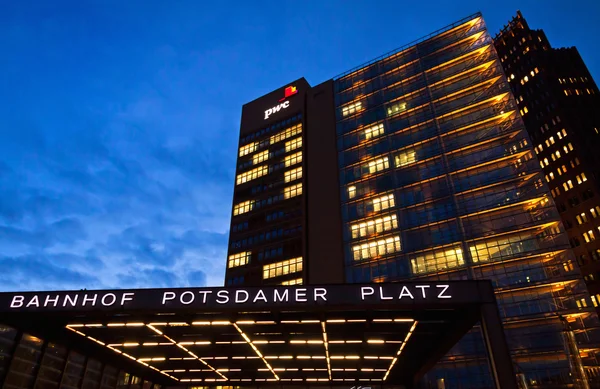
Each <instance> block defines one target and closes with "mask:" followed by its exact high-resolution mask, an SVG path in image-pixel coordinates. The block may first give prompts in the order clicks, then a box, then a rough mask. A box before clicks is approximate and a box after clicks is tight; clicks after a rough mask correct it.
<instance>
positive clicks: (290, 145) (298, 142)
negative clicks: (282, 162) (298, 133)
mask: <svg viewBox="0 0 600 389" xmlns="http://www.w3.org/2000/svg"><path fill="white" fill-rule="evenodd" d="M300 147H302V137H298V138H296V139H292V140H290V141H288V142H285V152H286V153H287V152H288V151H292V150H296V149H299V148H300Z"/></svg>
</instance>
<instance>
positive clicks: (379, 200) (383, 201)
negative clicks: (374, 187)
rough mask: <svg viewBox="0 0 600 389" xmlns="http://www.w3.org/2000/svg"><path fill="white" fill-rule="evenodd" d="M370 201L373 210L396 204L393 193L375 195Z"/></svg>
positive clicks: (376, 210)
mask: <svg viewBox="0 0 600 389" xmlns="http://www.w3.org/2000/svg"><path fill="white" fill-rule="evenodd" d="M371 201H372V203H373V211H375V212H379V211H382V210H384V209H388V208H391V207H394V206H396V204H395V200H394V194H393V193H392V194H389V195H387V196H381V197H376V198H374V199H373V200H371Z"/></svg>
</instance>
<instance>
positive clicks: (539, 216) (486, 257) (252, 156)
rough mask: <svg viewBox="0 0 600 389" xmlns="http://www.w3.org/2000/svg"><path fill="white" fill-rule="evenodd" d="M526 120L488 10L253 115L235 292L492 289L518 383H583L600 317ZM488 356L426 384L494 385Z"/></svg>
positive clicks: (243, 159) (471, 339)
mask: <svg viewBox="0 0 600 389" xmlns="http://www.w3.org/2000/svg"><path fill="white" fill-rule="evenodd" d="M519 47H521V46H519ZM565 66H566V65H565ZM538 70H539V69H538ZM534 72H535V70H534ZM533 77H537V75H536V76H533ZM565 77H566V79H568V77H567V76H566V75H565V76H561V77H560V78H561V79H564V78H565ZM573 77H574V75H573V76H571V78H573ZM578 77H584V78H583V80H582V81H580V82H582V83H584V82H588V81H586V77H587V79H588V80H589V79H590V78H589V74H586V75H584V74H581V75H578ZM561 85H562V84H561ZM569 85H571V84H569ZM590 87H591V85H589V86H588V90H591V89H590ZM569 88H570V90H573V92H572V93H575V94H576V93H577V92H575V91H574V90H575V89H578V90H579V93H582V86H579V87H575V86H569ZM564 89H566V87H565V88H564ZM583 90H585V88H583ZM594 90H595V89H594ZM586 93H587V92H586ZM519 110H522V111H523V108H520V107H519V106H518V105H517V102H516V101H515V99H514V97H513V94H512V93H511V89H510V86H509V83H508V81H507V77H506V75H505V73H504V71H503V68H502V63H501V61H500V59H499V57H498V55H497V52H496V50H495V48H494V42H493V40H492V38H491V37H490V35H489V33H488V31H487V29H486V26H485V23H484V21H483V19H482V17H481V15H479V14H476V15H473V16H471V17H468V18H466V19H464V20H461V21H459V22H457V23H454V24H452V25H450V26H448V27H446V28H444V29H442V30H439V31H436V32H435V33H433V34H431V35H430V36H428V37H426V38H424V39H421V40H419V41H417V42H415V43H413V44H410V45H408V46H405V47H402V48H400V49H398V50H395V51H393V52H391V53H388V54H386V55H384V56H382V57H380V58H378V59H376V60H374V61H371V62H369V63H367V64H364V65H361V66H360V67H358V68H356V69H353V70H351V71H349V72H346V73H344V74H342V75H340V76H337V77H335V78H334V79H332V80H328V81H326V82H324V83H322V84H319V85H317V86H315V87H311V86H310V85H309V84H308V83H307V82H306V80H304V79H300V80H297V81H294V82H292V83H290V84H288V85H285V86H283V87H282V88H280V89H277V90H275V91H274V92H271V93H269V94H267V95H265V96H263V97H261V98H259V99H257V100H254V101H252V102H250V103H248V104H246V105H245V106H244V107H243V110H242V122H241V130H240V142H239V158H238V163H237V171H236V185H235V189H234V200H233V203H234V204H233V216H232V224H231V226H232V227H231V236H230V242H229V252H228V264H227V272H226V284H227V285H234V284H240V285H262V284H284V285H285V284H293V283H301V282H303V283H307V284H319V283H341V282H346V283H356V282H372V281H374V282H384V281H386V282H389V281H392V282H401V281H402V280H407V279H434V280H445V279H457V280H459V279H491V280H492V281H493V283H494V285H495V288H496V296H497V299H498V302H499V306H500V311H501V315H502V317H503V320H504V326H505V332H506V335H507V340H508V344H509V347H510V349H511V353H512V358H513V362H514V367H515V370H516V372H517V376H518V380H519V382H520V384H521V385H522V387H527V388H538V387H544V388H546V387H565V388H566V387H581V388H587V387H589V385H590V384H589V383H588V381H589V377H592V376H593V375H594V373H595V371H596V369H597V366H598V358H597V352H598V348H597V346H598V340H599V339H598V336H597V335H596V332H595V331H594V329H596V328H597V325H598V317H597V315H596V313H595V312H594V308H593V301H592V300H591V299H590V296H589V294H588V292H587V290H586V286H585V283H584V281H583V278H582V276H581V274H580V272H579V269H578V266H577V265H576V260H575V256H574V253H573V251H572V250H571V247H570V245H569V239H568V236H567V234H566V233H565V231H564V227H563V225H562V224H561V222H560V215H559V213H558V211H557V208H556V205H555V203H554V200H553V198H552V196H551V194H550V188H549V187H548V183H547V182H546V180H545V177H544V175H545V174H544V173H543V172H542V170H541V168H540V166H539V163H538V159H537V157H536V154H535V151H534V144H532V142H531V141H530V138H529V136H528V134H527V132H526V130H525V126H524V123H523V120H522V117H521V114H520V113H519ZM565 120H566V117H565ZM557 131H559V130H554V133H556V132H557ZM567 131H569V130H567ZM550 135H551V133H548V136H550ZM554 136H556V137H557V138H558V137H559V135H558V134H554ZM563 136H564V135H563ZM570 136H571V137H572V138H575V136H573V135H572V134H570V133H567V135H566V137H567V138H568V137H570ZM556 140H558V139H556ZM537 143H539V141H538V142H537ZM537 143H536V144H537ZM573 145H574V146H575V147H577V145H576V144H575V143H573ZM565 146H566V147H567V148H568V147H569V146H568V145H567V144H566V143H565ZM544 150H546V147H544ZM569 151H571V150H570V149H569ZM561 153H562V145H561ZM563 159H565V157H563ZM581 173H582V172H578V173H577V174H579V177H580V179H581V180H583V179H582V178H581V177H582V176H581ZM585 173H586V177H587V180H590V179H591V177H592V172H589V173H588V172H585ZM556 174H558V173H556ZM576 179H577V178H573V179H572V180H576ZM574 185H575V184H574ZM561 193H562V189H561ZM590 212H591V211H590ZM589 217H590V218H592V217H593V215H592V214H590V215H589ZM594 234H595V236H598V237H600V231H597V232H595V233H594ZM588 237H589V235H588ZM484 348H485V344H484V343H483V341H482V339H481V336H480V333H479V332H478V331H473V332H471V333H470V334H469V335H468V336H466V337H465V338H463V340H461V342H460V343H459V344H458V345H457V346H456V347H455V348H454V349H453V351H451V352H450V353H449V354H448V355H446V356H445V357H444V358H443V359H442V360H441V361H440V362H439V363H438V364H437V366H436V367H435V368H434V369H433V370H431V371H430V372H429V373H428V374H427V375H426V378H425V379H424V380H423V382H422V385H423V387H428V388H429V387H438V388H439V387H444V385H447V386H448V387H462V388H484V387H491V386H492V385H491V383H490V382H491V381H490V380H491V378H490V371H489V368H488V363H487V361H486V359H485V357H484V352H483V350H484Z"/></svg>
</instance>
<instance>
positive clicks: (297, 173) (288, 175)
mask: <svg viewBox="0 0 600 389" xmlns="http://www.w3.org/2000/svg"><path fill="white" fill-rule="evenodd" d="M299 178H302V167H297V168H295V169H292V170H290V171H287V172H285V173H284V179H285V182H290V181H294V180H297V179H299Z"/></svg>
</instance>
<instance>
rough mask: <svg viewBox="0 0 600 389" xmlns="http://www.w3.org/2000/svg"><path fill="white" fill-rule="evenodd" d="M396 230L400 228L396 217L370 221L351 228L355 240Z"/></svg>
mask: <svg viewBox="0 0 600 389" xmlns="http://www.w3.org/2000/svg"><path fill="white" fill-rule="evenodd" d="M394 228H398V221H397V220H396V215H391V216H385V217H381V218H378V219H373V220H368V221H365V222H361V223H356V224H353V225H351V226H350V230H351V231H352V238H353V239H355V238H358V237H361V236H368V235H373V234H376V233H381V232H384V231H390V230H392V229H394Z"/></svg>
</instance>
